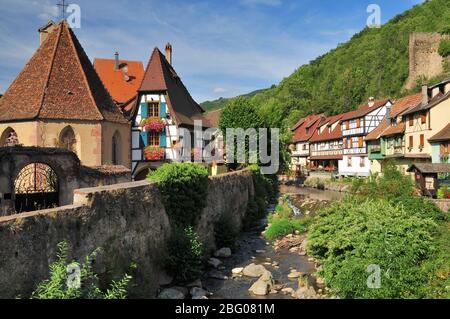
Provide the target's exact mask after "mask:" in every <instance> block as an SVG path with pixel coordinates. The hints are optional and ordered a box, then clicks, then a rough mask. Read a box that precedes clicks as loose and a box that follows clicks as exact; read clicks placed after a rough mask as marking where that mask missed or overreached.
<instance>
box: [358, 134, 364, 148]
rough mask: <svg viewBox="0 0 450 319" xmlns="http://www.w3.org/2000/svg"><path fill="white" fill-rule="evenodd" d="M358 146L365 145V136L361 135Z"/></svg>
mask: <svg viewBox="0 0 450 319" xmlns="http://www.w3.org/2000/svg"><path fill="white" fill-rule="evenodd" d="M358 147H359V148H362V147H364V138H363V137H362V136H360V137H359V138H358Z"/></svg>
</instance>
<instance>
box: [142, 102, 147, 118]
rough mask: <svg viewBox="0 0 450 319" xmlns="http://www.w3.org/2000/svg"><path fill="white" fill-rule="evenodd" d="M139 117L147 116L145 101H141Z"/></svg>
mask: <svg viewBox="0 0 450 319" xmlns="http://www.w3.org/2000/svg"><path fill="white" fill-rule="evenodd" d="M141 117H142V118H143V119H144V118H147V117H148V107H147V103H141Z"/></svg>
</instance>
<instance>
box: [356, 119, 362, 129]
mask: <svg viewBox="0 0 450 319" xmlns="http://www.w3.org/2000/svg"><path fill="white" fill-rule="evenodd" d="M356 127H357V128H360V127H361V119H357V120H356Z"/></svg>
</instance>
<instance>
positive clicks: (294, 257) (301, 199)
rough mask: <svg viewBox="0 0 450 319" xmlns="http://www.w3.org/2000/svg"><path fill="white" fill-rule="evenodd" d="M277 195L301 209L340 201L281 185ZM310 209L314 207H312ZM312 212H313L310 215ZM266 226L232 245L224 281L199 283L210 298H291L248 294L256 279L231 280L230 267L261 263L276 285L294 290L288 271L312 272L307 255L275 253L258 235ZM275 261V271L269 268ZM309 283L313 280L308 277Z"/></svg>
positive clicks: (263, 222)
mask: <svg viewBox="0 0 450 319" xmlns="http://www.w3.org/2000/svg"><path fill="white" fill-rule="evenodd" d="M281 193H282V194H287V195H289V197H290V199H291V201H292V203H293V205H295V206H296V207H298V208H300V210H302V209H301V206H302V204H304V203H305V202H311V201H317V202H318V203H319V204H320V202H330V201H335V200H341V199H342V198H343V197H344V195H343V194H341V193H337V192H332V191H321V190H316V189H309V188H303V187H297V186H282V187H281ZM312 209H314V208H312ZM310 213H314V211H312V212H310ZM266 225H267V220H261V221H260V223H259V225H257V226H255V228H253V229H252V230H250V231H248V232H245V233H243V234H242V235H241V237H240V239H239V240H238V242H237V244H236V249H235V252H234V253H233V256H232V257H231V258H229V259H225V260H223V265H222V266H224V267H225V269H224V270H222V273H223V274H224V275H226V276H228V279H227V280H218V279H212V278H208V279H206V280H204V281H203V285H204V287H205V288H206V289H207V290H208V291H210V292H212V293H213V296H212V297H211V298H212V299H292V297H291V296H288V295H284V294H282V293H278V294H270V295H268V296H263V297H258V296H253V295H251V294H250V293H249V292H248V289H249V288H250V286H251V285H252V284H253V283H254V282H255V281H256V280H257V279H255V278H247V277H235V278H233V277H232V274H231V270H232V269H233V268H238V267H245V266H247V265H249V264H251V263H255V264H261V265H263V266H264V267H266V269H267V270H269V271H270V272H271V273H272V275H273V278H274V279H275V281H276V284H282V285H284V287H285V288H287V287H291V288H293V289H294V290H296V289H297V287H298V282H297V280H289V279H288V274H289V273H290V271H291V269H296V270H297V271H299V272H302V273H305V274H308V275H310V274H312V273H314V272H315V267H314V263H312V262H309V261H308V258H309V257H308V256H300V255H299V254H298V253H292V252H290V251H289V250H287V249H286V250H278V251H275V250H274V248H273V247H272V246H271V245H270V244H269V243H268V242H267V241H266V240H265V239H264V238H263V237H262V236H261V232H262V231H263V230H264V228H265V227H266ZM274 262H277V263H278V264H279V265H278V268H275V267H273V266H272V264H273V263H274ZM311 279H312V280H311V281H312V284H313V285H314V280H313V278H312V277H311Z"/></svg>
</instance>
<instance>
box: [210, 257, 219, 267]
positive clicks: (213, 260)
mask: <svg viewBox="0 0 450 319" xmlns="http://www.w3.org/2000/svg"><path fill="white" fill-rule="evenodd" d="M208 264H209V265H211V266H213V267H214V268H217V267H219V266H220V265H221V264H222V262H221V261H220V260H219V259H217V258H209V260H208Z"/></svg>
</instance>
